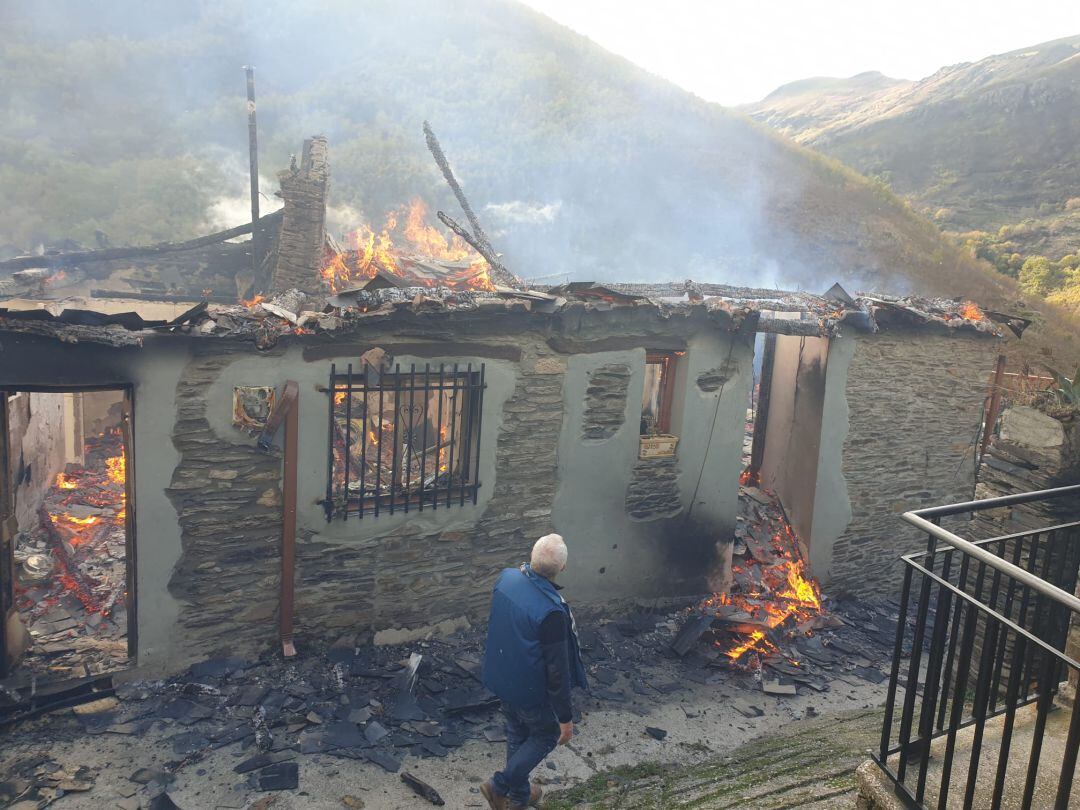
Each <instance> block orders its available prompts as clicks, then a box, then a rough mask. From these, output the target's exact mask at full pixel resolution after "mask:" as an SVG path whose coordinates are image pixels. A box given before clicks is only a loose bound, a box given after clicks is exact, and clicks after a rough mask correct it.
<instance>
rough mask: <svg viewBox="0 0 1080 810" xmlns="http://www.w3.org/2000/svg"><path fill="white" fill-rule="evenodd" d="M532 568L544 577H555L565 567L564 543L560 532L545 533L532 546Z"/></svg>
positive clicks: (530, 562)
mask: <svg viewBox="0 0 1080 810" xmlns="http://www.w3.org/2000/svg"><path fill="white" fill-rule="evenodd" d="M529 565H531V566H532V570H533V571H535V572H536V573H538V574H539V575H540V576H542V577H544V578H546V579H555V577H556V576H558V575H559V574H561V573H562V571H563V569H564V568H566V543H565V542H563V539H562V535H560V534H545V535H544V536H543V537H541V538H540V539H539V540H537V541H536V542H535V543H534V544H533V547H532V559H530V560H529Z"/></svg>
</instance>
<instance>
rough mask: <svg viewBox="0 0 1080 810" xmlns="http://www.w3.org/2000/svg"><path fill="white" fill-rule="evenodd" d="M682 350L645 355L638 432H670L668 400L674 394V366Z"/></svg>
mask: <svg viewBox="0 0 1080 810" xmlns="http://www.w3.org/2000/svg"><path fill="white" fill-rule="evenodd" d="M681 354H682V352H648V353H647V354H646V355H645V391H644V393H643V396H642V398H641V435H642V436H656V435H659V434H667V433H670V432H671V402H672V399H673V397H674V395H675V367H676V364H677V362H678V358H679V356H680V355H681Z"/></svg>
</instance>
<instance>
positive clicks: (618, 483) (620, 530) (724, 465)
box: [553, 332, 753, 603]
mask: <svg viewBox="0 0 1080 810" xmlns="http://www.w3.org/2000/svg"><path fill="white" fill-rule="evenodd" d="M647 348H648V347H647V346H642V347H641V348H636V349H629V350H623V351H611V352H602V353H595V354H581V355H574V356H572V357H570V358H569V360H568V363H567V370H566V384H565V399H564V417H563V425H562V431H561V437H560V439H559V487H558V493H557V496H556V498H555V508H554V513H553V521H554V524H555V527H556V529H557V530H558V531H559V532H560V533H561V534H563V536H564V537H565V538H566V540H567V545H568V546H569V550H570V561H569V565H568V568H567V571H566V573H565V574H564V575H563V582H564V584H565V585H566V588H567V595H568V596H569V597H570V598H572V599H576V600H577V601H579V602H586V603H587V602H598V601H604V600H610V599H618V598H626V597H628V596H639V597H642V598H652V597H659V596H668V595H673V594H688V593H699V592H701V591H702V590H703V589H704V588H705V577H706V575H707V574H708V571H709V569H710V566H711V564H712V555H713V553H714V549H715V543H716V541H717V540H721V539H729V538H730V537H731V533H732V530H733V528H734V522H735V513H736V505H737V498H738V477H739V473H740V458H741V449H742V439H743V423H744V418H745V409H746V398H747V396H748V393H749V386H750V384H751V379H752V376H753V375H752V372H751V366H752V359H753V358H752V338H751V337H746V336H742V335H732V334H730V333H721V332H701V333H698V334H696V335H694V336H692V337H690V339H689V340H688V344H687V351H686V354H685V355H683V356H682V357H680V359H679V364H678V369H677V372H676V378H675V390H676V395H675V400H674V403H673V410H672V432H673V433H675V434H676V435H678V436H679V437H680V442H679V447H678V451H677V453H678V456H677V461H676V463H675V468H676V473H677V477H676V481H677V488H678V492H679V495H680V499H681V506H682V508H681V510H679V512H678V513H677V514H675V515H673V516H670V517H654V518H652V519H643V520H636V519H634V518H633V517H632V516H631V515H630V514H629V513H628V512H627V509H626V497H627V492H628V489H629V487H630V486H631V485H632V484H633V483H634V469H635V467H636V466H637V465H638V451H639V436H638V433H639V431H638V425H639V422H640V412H641V393H642V391H643V387H644V373H645V354H646V349H647ZM611 364H625V365H627V366H628V367H629V368H630V370H631V377H630V381H629V384H628V392H629V394H628V396H627V401H626V415H625V419H624V421H623V424H622V426H621V427H620V428H619V429H618V430H617V431H616V432H615V433H614V434H613V435H612V436H610V437H609V438H608V439H606V440H603V441H599V442H596V441H590V442H588V443H585V442H582V441H581V440H580V436H581V433H582V422H583V419H584V409H585V403H586V400H587V396H586V390H587V387H588V381H589V375H590V373H591V372H593V371H594V370H595V369H597V368H600V367H602V366H606V365H611ZM721 365H723V366H724V367H725V368H726V369H727V370H728V371H729V372H730V378H729V379H728V380H727V381H726V382H725V383H724V384H723V385H722V386H721V387H719V388H717V389H716V390H713V391H703V390H702V389H701V388H700V387H698V385H697V384H696V380H697V379H698V377H699V376H700V375H701V374H702V373H703V372H706V371H708V370H709V369H715V368H717V367H718V366H721ZM665 485H666V484H665Z"/></svg>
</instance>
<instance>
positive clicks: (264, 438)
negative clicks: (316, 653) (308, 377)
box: [259, 380, 300, 658]
mask: <svg viewBox="0 0 1080 810" xmlns="http://www.w3.org/2000/svg"><path fill="white" fill-rule="evenodd" d="M282 422H284V423H285V458H284V473H283V476H282V484H281V492H282V501H283V503H282V512H281V589H280V594H279V611H278V636H279V638H280V639H281V651H282V654H283V655H284V656H285V657H286V658H291V657H292V656H294V655H296V647H295V645H294V644H293V603H294V595H295V588H296V585H295V577H296V471H297V460H298V453H297V449H298V434H299V432H300V386H299V385H297V384H296V382H294V381H293V380H288V381H286V383H285V387H284V389H283V390H282V394H281V398H280V399H279V400H278V402H277V404H276V405H275V406H274V410H273V412H272V413H271V414H270V416H269V418H268V419H267V420H266V427H264V428H263V431H262V433H261V434H260V435H259V449H260V450H264V451H266V450H269V449H270V447H271V446H272V445H273V440H274V434H275V433H277V431H278V429H279V428H280V427H281V424H282Z"/></svg>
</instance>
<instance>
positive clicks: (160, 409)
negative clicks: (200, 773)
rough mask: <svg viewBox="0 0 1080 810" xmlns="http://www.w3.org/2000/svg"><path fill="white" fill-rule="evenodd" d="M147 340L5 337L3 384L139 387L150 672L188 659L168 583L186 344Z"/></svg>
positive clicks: (140, 582) (139, 533) (142, 594)
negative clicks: (130, 345)
mask: <svg viewBox="0 0 1080 810" xmlns="http://www.w3.org/2000/svg"><path fill="white" fill-rule="evenodd" d="M147 342H148V347H147V348H146V349H143V350H136V349H123V350H116V349H109V348H105V347H100V346H94V345H86V344H79V345H74V346H65V345H60V344H58V343H57V342H55V341H50V340H45V339H40V338H34V337H29V336H14V335H0V385H5V386H20V385H43V386H54V387H57V388H65V387H72V388H74V387H78V386H90V385H118V386H122V385H128V384H130V385H132V386H133V396H134V403H135V406H134V420H133V422H134V444H135V447H134V458H133V459H132V461H131V463H132V464H133V465H134V472H135V491H136V508H135V509H134V510H133V511H134V518H135V532H136V552H137V556H138V562H137V575H136V599H137V608H138V609H137V611H136V615H137V621H138V637H139V648H138V665H139V666H140V667H141V668H144V670H145V671H147V672H148V673H152V672H154V671H164V670H168V669H170V668H172V667H173V666H175V665H176V663H177V661H179V660H181V659H183V658H184V657H185V656H186V655H188V653H187V652H186V651H185V650H184V649H183V647H182V645H180V643H179V639H177V638H176V636H175V634H174V633H173V630H174V628H175V626H176V622H177V616H178V614H179V605H178V603H177V602H176V600H174V599H173V598H172V597H171V596H170V595H169V591H168V589H167V584H168V581H169V577H170V575H171V572H172V570H173V567H174V566H175V564H176V563H177V561H178V560H179V558H180V551H181V543H180V528H179V525H178V523H177V514H176V510H175V509H174V508H173V505H172V503H171V502H170V501H169V499H168V498H167V497H166V495H165V491H166V489H167V488H168V486H169V481H170V479H171V476H172V472H173V470H174V468H175V467H176V465H177V463H178V461H179V454H178V453H177V451H176V449H175V447H174V446H173V442H172V430H173V426H174V424H175V422H176V404H175V401H174V399H175V391H176V385H177V381H178V380H179V378H180V376H181V373H182V371H183V369H184V367H185V366H186V364H187V361H188V346H187V344H186V343H184V342H181V341H176V340H169V339H164V338H163V339H160V340H155V339H154V338H149V339H148V341H147Z"/></svg>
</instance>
